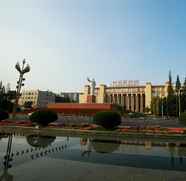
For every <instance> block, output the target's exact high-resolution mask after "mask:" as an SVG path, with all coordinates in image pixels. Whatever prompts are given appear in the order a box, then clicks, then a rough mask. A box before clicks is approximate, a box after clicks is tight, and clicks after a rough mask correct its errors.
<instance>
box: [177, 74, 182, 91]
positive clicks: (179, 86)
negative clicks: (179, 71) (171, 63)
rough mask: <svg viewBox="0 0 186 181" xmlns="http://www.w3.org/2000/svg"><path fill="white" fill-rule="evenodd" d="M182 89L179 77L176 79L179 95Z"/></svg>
mask: <svg viewBox="0 0 186 181" xmlns="http://www.w3.org/2000/svg"><path fill="white" fill-rule="evenodd" d="M180 88H181V82H180V78H179V75H177V79H176V92H177V93H178V92H179V90H180Z"/></svg>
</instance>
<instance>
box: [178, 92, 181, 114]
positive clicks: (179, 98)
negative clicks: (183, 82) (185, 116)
mask: <svg viewBox="0 0 186 181" xmlns="http://www.w3.org/2000/svg"><path fill="white" fill-rule="evenodd" d="M178 105H179V117H180V115H181V89H179V97H178Z"/></svg>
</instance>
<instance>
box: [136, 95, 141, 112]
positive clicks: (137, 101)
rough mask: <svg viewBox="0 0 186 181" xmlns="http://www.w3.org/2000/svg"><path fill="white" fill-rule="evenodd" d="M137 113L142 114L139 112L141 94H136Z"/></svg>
mask: <svg viewBox="0 0 186 181" xmlns="http://www.w3.org/2000/svg"><path fill="white" fill-rule="evenodd" d="M135 112H140V111H139V94H136V109H135Z"/></svg>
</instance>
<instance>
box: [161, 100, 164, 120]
mask: <svg viewBox="0 0 186 181" xmlns="http://www.w3.org/2000/svg"><path fill="white" fill-rule="evenodd" d="M163 99H164V97H162V99H161V116H162V118H163V117H164V110H163V106H164V105H163V103H164V100H163Z"/></svg>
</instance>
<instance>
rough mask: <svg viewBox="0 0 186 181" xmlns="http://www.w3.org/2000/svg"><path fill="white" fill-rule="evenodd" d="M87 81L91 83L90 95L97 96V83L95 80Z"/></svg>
mask: <svg viewBox="0 0 186 181" xmlns="http://www.w3.org/2000/svg"><path fill="white" fill-rule="evenodd" d="M87 81H88V82H89V83H90V95H95V90H96V81H95V79H94V78H93V79H92V80H90V79H89V78H87Z"/></svg>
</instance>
